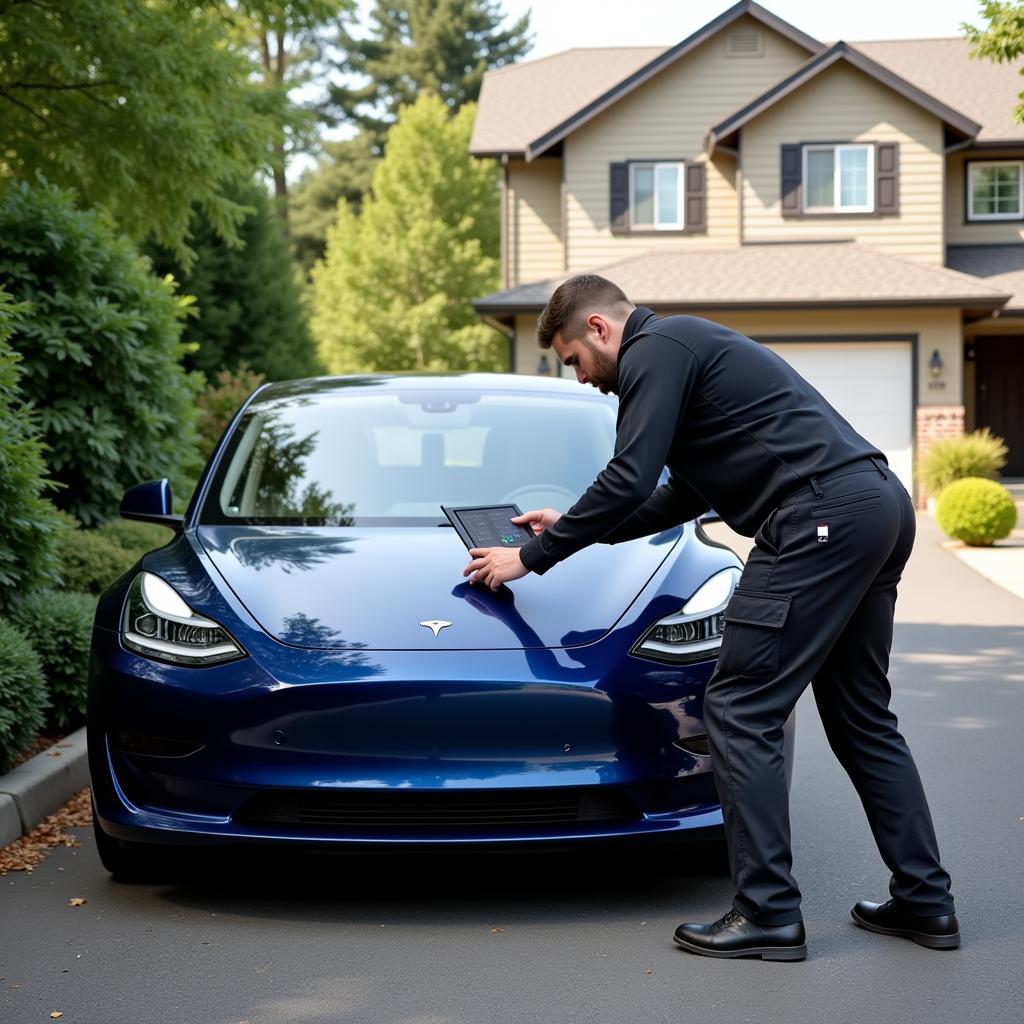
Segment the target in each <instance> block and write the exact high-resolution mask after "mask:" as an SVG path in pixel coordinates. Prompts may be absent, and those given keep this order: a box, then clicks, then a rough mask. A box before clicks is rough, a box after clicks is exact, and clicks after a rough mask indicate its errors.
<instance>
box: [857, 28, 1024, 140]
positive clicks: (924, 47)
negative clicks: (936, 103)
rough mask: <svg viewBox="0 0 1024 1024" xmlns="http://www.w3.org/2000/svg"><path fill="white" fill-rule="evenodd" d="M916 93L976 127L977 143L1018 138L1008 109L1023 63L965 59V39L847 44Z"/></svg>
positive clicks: (1023, 132) (1020, 133)
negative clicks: (927, 95) (931, 98)
mask: <svg viewBox="0 0 1024 1024" xmlns="http://www.w3.org/2000/svg"><path fill="white" fill-rule="evenodd" d="M850 45H851V46H853V47H855V48H856V49H858V50H860V51H861V53H864V54H867V56H869V57H870V58H871V59H872V60H876V61H878V62H879V64H884V65H885V66H886V67H888V68H890V69H891V70H893V71H895V72H896V74H897V75H901V76H902V77H903V78H906V79H907V80H908V81H910V82H913V83H914V85H916V86H917V87H918V88H919V89H923V90H924V91H925V92H927V93H930V94H931V95H932V96H934V97H935V98H936V99H938V100H941V101H942V102H943V103H947V104H949V106H951V107H952V108H953V109H954V110H959V111H960V112H961V113H962V114H966V115H967V116H968V117H969V118H971V120H972V121H977V122H978V123H979V124H980V125H981V131H980V132H979V133H978V142H1001V141H1005V140H1007V139H1021V140H1024V124H1020V123H1019V122H1017V121H1014V119H1013V110H1014V108H1015V107H1016V106H1017V104H1018V103H1019V102H1020V99H1019V96H1018V94H1019V93H1020V92H1021V90H1022V89H1024V80H1022V79H1021V69H1022V68H1024V62H1022V61H1019V60H1017V61H1013V62H1012V63H1009V64H996V63H994V62H993V61H990V60H979V59H977V58H973V57H971V56H970V49H971V45H970V43H968V42H967V40H966V39H957V38H953V39H883V40H878V41H870V42H860V43H857V42H854V43H851V44H850Z"/></svg>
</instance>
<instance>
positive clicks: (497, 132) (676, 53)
mask: <svg viewBox="0 0 1024 1024" xmlns="http://www.w3.org/2000/svg"><path fill="white" fill-rule="evenodd" d="M745 16H747V17H751V18H754V19H755V20H757V21H759V22H761V24H763V25H767V26H768V27H769V28H770V29H772V31H774V32H778V33H779V35H781V36H784V37H785V38H787V39H789V40H790V41H791V42H793V43H795V44H796V45H797V46H801V47H803V48H804V49H805V50H806V51H807V52H808V53H817V52H818V51H820V50H821V49H823V46H822V44H821V43H820V42H818V40H817V39H814V38H812V37H811V36H809V35H807V33H806V32H801V31H800V29H798V28H796V27H795V26H793V25H790V24H789V22H787V21H783V19H782V18H780V17H779V16H778V15H777V14H772V12H771V11H769V10H767V9H766V8H764V7H762V6H761V5H760V4H759V3H756V2H755V0H739V2H738V3H735V4H733V5H732V7H730V8H728V9H727V10H724V11H722V13H721V14H719V15H718V17H717V18H712V19H711V21H709V22H708V23H707V24H706V25H702V26H701V27H700V28H699V29H697V31H696V32H693V33H691V34H690V35H688V36H687V37H686V38H685V39H682V40H680V41H679V42H678V43H676V44H675V45H674V46H669V47H667V48H654V49H649V50H648V55H647V59H646V60H644V61H641V62H640V63H639V64H636V65H634V66H633V67H632V68H630V69H629V70H626V71H623V72H622V73H621V74H618V75H616V76H615V77H613V76H612V74H611V68H610V67H609V68H604V67H602V64H604V63H607V64H609V65H610V64H611V63H613V61H614V60H615V58H614V57H612V56H611V55H612V54H613V53H614V52H615V51H613V50H601V51H599V53H596V52H595V51H594V50H569V51H567V52H566V53H565V54H556V55H555V57H557V58H566V59H565V60H556V59H554V58H551V57H549V58H547V61H548V62H549V63H548V64H547V65H546V66H545V67H543V68H541V67H539V65H541V64H543V63H544V62H543V61H532V62H529V63H527V64H518V65H512V66H510V67H506V68H501V69H500V70H499V71H492V72H488V74H487V75H485V76H484V84H483V88H482V89H481V91H480V106H479V113H478V114H477V120H476V125H482V127H481V129H480V134H479V135H478V134H477V131H476V126H474V133H473V138H472V139H471V140H470V144H469V151H470V152H471V153H475V154H477V155H478V156H484V155H487V154H489V153H499V152H500V153H513V152H515V153H523V154H525V156H526V157H527V159H529V160H532V159H533V157H535V156H539V155H540V154H541V153H543V152H544V151H545V150H547V149H549V148H550V147H551V146H554V145H555V144H556V143H558V142H560V141H561V140H562V139H563V138H564V137H565V136H566V135H568V134H569V133H570V132H572V131H575V130H576V129H577V128H578V127H579V126H580V125H581V124H584V123H585V122H586V121H588V120H589V119H590V118H592V117H595V116H596V115H597V114H599V113H600V112H601V111H602V110H604V109H605V108H606V107H609V106H611V105H612V104H613V103H615V102H617V101H618V100H619V99H620V98H621V97H622V96H625V95H626V94H627V93H628V92H631V91H632V90H633V89H635V88H637V87H638V86H640V85H642V84H643V83H644V82H646V81H647V80H648V79H650V78H653V77H654V76H655V75H657V74H658V73H659V72H660V71H661V70H662V69H663V68H666V67H668V66H669V65H670V64H673V63H675V61H677V60H679V59H680V58H681V57H683V56H685V55H686V54H687V53H689V52H690V51H691V50H693V49H695V48H696V47H698V46H700V45H701V44H702V43H703V42H704V41H705V40H707V39H710V38H711V37H712V36H713V35H715V34H716V33H718V32H720V31H721V30H722V29H724V28H725V27H726V26H728V25H731V24H732V23H733V22H734V21H736V20H737V19H739V18H742V17H745ZM640 49H643V48H640ZM619 52H621V53H628V52H632V53H633V54H634V55H635V54H636V53H637V52H639V50H638V49H637V48H633V49H632V51H626V50H622V51H619ZM569 54H572V55H573V56H572V58H569ZM595 56H597V57H599V59H597V60H595ZM531 64H532V65H534V66H533V67H532V68H531V66H530V65H531ZM528 68H529V69H530V70H529V71H526V69H528ZM524 72H525V75H524ZM573 72H575V74H574V73H573ZM517 74H519V75H523V77H522V78H521V79H516V80H515V82H513V81H508V80H502V81H500V82H498V83H497V85H496V87H494V88H491V87H490V86H492V85H494V83H495V82H497V80H498V76H499V75H505V76H506V79H512V78H513V77H514V76H515V75H517ZM588 79H589V81H587V80H588ZM598 80H600V81H601V82H602V83H603V84H602V86H601V88H592V87H593V86H594V85H595V84H596V83H597V82H598ZM520 82H521V83H522V84H523V85H525V87H526V90H527V94H528V95H526V96H524V94H522V93H520V91H519V89H518V88H517V83H520ZM584 92H586V93H588V94H589V95H588V97H587V98H586V99H584V100H583V101H582V102H578V101H574V102H573V103H570V102H569V101H568V95H569V94H571V93H576V94H578V95H582V94H583V93H584ZM527 100H529V101H531V102H527ZM520 107H527V108H528V109H526V110H522V109H517V108H520ZM556 115H557V116H556ZM509 122H511V124H509V125H508V127H509V131H508V134H507V136H506V135H505V134H503V132H504V128H505V126H506V124H508V123H509ZM492 136H493V138H492ZM512 139H515V140H516V142H515V145H512V143H511V140H512ZM495 140H506V141H498V142H497V143H496V142H495Z"/></svg>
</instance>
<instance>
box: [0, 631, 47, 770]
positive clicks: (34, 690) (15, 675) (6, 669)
mask: <svg viewBox="0 0 1024 1024" xmlns="http://www.w3.org/2000/svg"><path fill="white" fill-rule="evenodd" d="M45 710H46V681H45V679H44V677H43V666H42V662H41V661H40V660H39V655H38V654H36V652H35V649H34V648H33V647H32V644H31V643H30V642H29V639H28V637H27V636H25V634H24V633H23V632H22V631H21V630H20V629H18V627H17V626H16V625H14V623H12V622H8V621H7V620H6V619H0V772H5V771H7V769H8V768H10V767H11V764H12V763H13V762H14V757H15V755H16V754H18V753H19V752H20V751H22V750H24V749H25V747H27V746H28V745H29V743H30V742H31V741H32V739H33V738H34V737H35V736H36V734H37V733H38V732H39V731H40V730H41V729H42V727H43V720H44V715H43V712H44V711H45Z"/></svg>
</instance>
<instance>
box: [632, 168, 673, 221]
mask: <svg viewBox="0 0 1024 1024" xmlns="http://www.w3.org/2000/svg"><path fill="white" fill-rule="evenodd" d="M629 171H630V175H629V186H630V187H629V192H630V203H629V220H630V224H632V226H633V227H634V228H648V229H654V230H658V231H672V230H675V231H678V230H680V229H682V228H683V227H685V224H684V222H683V216H684V214H683V208H684V206H685V202H684V197H683V164H681V163H649V164H630V165H629Z"/></svg>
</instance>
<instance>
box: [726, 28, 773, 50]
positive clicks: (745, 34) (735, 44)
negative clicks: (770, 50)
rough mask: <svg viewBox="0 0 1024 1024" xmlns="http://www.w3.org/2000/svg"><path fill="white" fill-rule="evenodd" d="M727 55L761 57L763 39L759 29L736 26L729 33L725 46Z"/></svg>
mask: <svg viewBox="0 0 1024 1024" xmlns="http://www.w3.org/2000/svg"><path fill="white" fill-rule="evenodd" d="M725 54H726V56H727V57H761V56H763V55H764V39H763V37H762V35H761V32H760V30H759V29H756V28H736V29H733V30H732V32H730V33H729V36H728V42H727V44H726V48H725Z"/></svg>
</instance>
